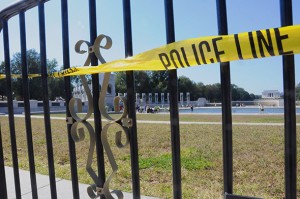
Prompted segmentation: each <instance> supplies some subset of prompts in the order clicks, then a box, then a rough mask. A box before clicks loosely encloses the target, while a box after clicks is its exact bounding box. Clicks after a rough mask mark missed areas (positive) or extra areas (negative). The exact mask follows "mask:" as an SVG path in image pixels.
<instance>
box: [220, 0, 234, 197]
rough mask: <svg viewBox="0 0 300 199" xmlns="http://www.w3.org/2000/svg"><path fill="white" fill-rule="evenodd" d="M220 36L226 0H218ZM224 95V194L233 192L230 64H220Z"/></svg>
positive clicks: (223, 29)
mask: <svg viewBox="0 0 300 199" xmlns="http://www.w3.org/2000/svg"><path fill="white" fill-rule="evenodd" d="M217 12H218V13H217V14H218V27H219V35H227V34H228V28H227V12H226V0H217ZM220 71H221V93H222V131H223V178H224V181H223V183H224V185H223V186H224V192H225V193H230V194H231V193H232V192H233V168H232V167H233V166H232V164H233V157H232V113H231V80H230V63H229V62H225V63H221V64H220Z"/></svg>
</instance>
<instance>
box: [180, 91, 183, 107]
mask: <svg viewBox="0 0 300 199" xmlns="http://www.w3.org/2000/svg"><path fill="white" fill-rule="evenodd" d="M180 104H181V106H182V105H183V93H180Z"/></svg>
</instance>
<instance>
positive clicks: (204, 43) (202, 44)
mask: <svg viewBox="0 0 300 199" xmlns="http://www.w3.org/2000/svg"><path fill="white" fill-rule="evenodd" d="M204 45H205V46H206V49H207V52H211V49H210V46H209V43H208V42H207V41H201V42H200V43H199V50H200V55H201V58H202V62H203V63H204V64H207V62H206V60H205V53H204V50H203V46H204ZM210 61H211V60H210ZM212 63H214V62H212Z"/></svg>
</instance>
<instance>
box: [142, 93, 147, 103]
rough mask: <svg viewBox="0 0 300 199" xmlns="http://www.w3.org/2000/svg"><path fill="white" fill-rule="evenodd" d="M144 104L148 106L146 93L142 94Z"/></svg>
mask: <svg viewBox="0 0 300 199" xmlns="http://www.w3.org/2000/svg"><path fill="white" fill-rule="evenodd" d="M142 104H146V93H142Z"/></svg>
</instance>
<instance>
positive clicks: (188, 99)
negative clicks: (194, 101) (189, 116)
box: [186, 92, 191, 104]
mask: <svg viewBox="0 0 300 199" xmlns="http://www.w3.org/2000/svg"><path fill="white" fill-rule="evenodd" d="M190 101H191V98H190V93H189V92H187V93H186V103H187V104H189V103H190Z"/></svg>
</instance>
